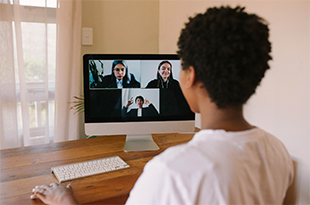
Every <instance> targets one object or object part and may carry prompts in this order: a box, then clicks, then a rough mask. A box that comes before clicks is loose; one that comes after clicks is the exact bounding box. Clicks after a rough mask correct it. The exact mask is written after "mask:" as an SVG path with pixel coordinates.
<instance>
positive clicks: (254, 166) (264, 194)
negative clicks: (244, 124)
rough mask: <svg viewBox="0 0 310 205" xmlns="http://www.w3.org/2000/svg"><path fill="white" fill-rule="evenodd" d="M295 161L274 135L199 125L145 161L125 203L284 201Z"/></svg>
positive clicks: (204, 204)
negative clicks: (179, 142) (189, 135)
mask: <svg viewBox="0 0 310 205" xmlns="http://www.w3.org/2000/svg"><path fill="white" fill-rule="evenodd" d="M292 180H293V163H292V160H291V158H290V155H289V154H288V152H287V150H286V148H285V147H284V145H283V144H282V143H281V142H280V141H279V140H278V139H277V138H276V137H274V136H273V135H271V134H269V133H267V132H265V131H263V130H261V129H259V128H253V129H251V130H247V131H241V132H226V131H224V130H201V131H200V132H198V133H196V134H195V136H194V137H193V139H192V140H191V141H190V142H188V143H187V144H183V145H178V146H175V147H171V148H169V149H167V150H166V151H164V152H163V153H162V154H160V155H158V156H156V157H154V158H153V159H152V160H151V161H150V162H148V163H147V164H146V166H145V168H144V171H143V173H142V175H141V176H140V178H139V179H138V180H137V182H136V184H135V186H134V188H133V189H132V191H131V192H130V196H129V198H128V200H127V203H126V204H128V205H152V204H154V205H165V204H167V205H168V204H169V205H182V204H186V205H193V204H201V205H210V204H211V205H212V204H216V205H217V204H282V203H283V199H284V197H285V194H286V190H287V188H288V186H289V185H290V184H291V183H292Z"/></svg>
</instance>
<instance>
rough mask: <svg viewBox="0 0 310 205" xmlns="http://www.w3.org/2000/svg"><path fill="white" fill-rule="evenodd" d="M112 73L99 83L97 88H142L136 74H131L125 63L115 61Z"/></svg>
mask: <svg viewBox="0 0 310 205" xmlns="http://www.w3.org/2000/svg"><path fill="white" fill-rule="evenodd" d="M111 73H112V74H111V75H106V76H104V77H103V79H102V82H98V85H97V88H140V83H139V82H138V81H137V80H136V78H135V76H134V74H132V73H129V71H128V66H127V64H126V63H125V61H123V60H115V61H113V63H112V72H111Z"/></svg>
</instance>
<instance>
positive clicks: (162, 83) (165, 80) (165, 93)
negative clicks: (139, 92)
mask: <svg viewBox="0 0 310 205" xmlns="http://www.w3.org/2000/svg"><path fill="white" fill-rule="evenodd" d="M145 88H160V89H161V90H160V99H161V100H160V115H162V116H169V115H175V114H180V115H182V114H184V113H189V112H190V108H189V106H188V105H187V103H186V100H185V98H184V97H183V94H182V91H181V88H180V85H179V82H178V81H177V80H176V79H174V78H173V75H172V64H171V63H170V62H169V61H167V60H165V61H161V62H160V63H159V65H158V68H157V78H156V79H154V80H151V81H150V82H149V83H148V84H147V86H146V87H145Z"/></svg>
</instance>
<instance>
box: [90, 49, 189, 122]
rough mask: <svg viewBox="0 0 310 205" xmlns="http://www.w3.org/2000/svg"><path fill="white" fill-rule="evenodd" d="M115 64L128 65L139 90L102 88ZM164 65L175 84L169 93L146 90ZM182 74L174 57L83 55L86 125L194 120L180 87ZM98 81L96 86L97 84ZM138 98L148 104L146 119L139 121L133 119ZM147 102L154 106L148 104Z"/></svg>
mask: <svg viewBox="0 0 310 205" xmlns="http://www.w3.org/2000/svg"><path fill="white" fill-rule="evenodd" d="M115 60H122V61H124V62H125V64H126V65H127V69H128V70H127V72H128V73H127V74H130V76H131V80H134V81H135V82H138V83H139V86H138V87H137V86H136V84H135V86H134V87H126V88H125V87H124V88H117V87H116V86H103V87H100V83H102V81H105V80H107V79H111V77H112V75H113V69H112V63H113V61H115ZM162 61H169V62H170V63H171V65H172V69H171V73H172V74H173V80H170V81H174V84H172V83H170V84H171V86H170V87H168V88H166V89H161V88H154V87H152V88H146V86H147V85H148V83H149V82H151V81H154V80H155V79H157V73H158V67H159V64H160V63H161V62H162ZM180 70H181V62H180V60H179V59H178V56H177V55H175V54H167V55H157V54H154V55H152V54H151V55H131V54H127V55H118V54H116V55H111V54H110V55H109V54H93V55H91V54H86V55H84V94H85V95H84V97H85V122H87V121H88V122H102V121H106V122H124V121H162V120H187V119H188V120H192V119H193V116H194V115H193V113H192V112H191V111H190V109H189V107H188V105H187V103H186V101H185V99H184V97H183V95H182V93H181V90H180V88H179V84H178V81H179V73H180ZM97 75H98V76H100V78H99V77H98V76H97ZM170 75H171V74H170ZM95 79H96V80H95ZM100 79H101V82H100ZM102 79H104V80H102ZM95 81H97V84H95V83H94V82H95ZM113 81H114V80H113ZM115 81H116V80H115ZM113 83H114V82H113ZM94 84H95V85H94ZM176 84H177V85H176ZM96 85H97V86H96ZM98 85H99V86H98ZM176 87H177V88H176ZM138 96H142V97H143V98H144V101H145V103H144V104H143V108H145V109H143V113H144V116H143V115H142V116H139V117H138V116H133V115H132V113H134V111H135V110H137V108H138V105H137V103H136V102H137V97H138ZM173 96H174V97H173ZM130 100H131V101H132V104H131V105H129V106H128V108H126V110H125V109H124V108H125V106H126V104H127V103H128V101H130ZM146 101H148V102H149V104H151V105H148V104H146ZM134 115H136V114H134Z"/></svg>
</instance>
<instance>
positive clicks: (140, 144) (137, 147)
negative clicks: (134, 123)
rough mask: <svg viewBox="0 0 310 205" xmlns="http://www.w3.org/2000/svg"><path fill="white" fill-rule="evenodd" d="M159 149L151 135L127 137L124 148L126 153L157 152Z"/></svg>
mask: <svg viewBox="0 0 310 205" xmlns="http://www.w3.org/2000/svg"><path fill="white" fill-rule="evenodd" d="M155 150H159V147H158V146H157V144H156V143H155V142H154V140H153V137H152V135H151V134H140V135H127V136H126V143H125V146H124V151H125V152H135V151H155Z"/></svg>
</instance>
